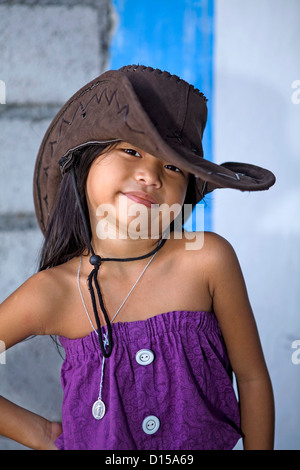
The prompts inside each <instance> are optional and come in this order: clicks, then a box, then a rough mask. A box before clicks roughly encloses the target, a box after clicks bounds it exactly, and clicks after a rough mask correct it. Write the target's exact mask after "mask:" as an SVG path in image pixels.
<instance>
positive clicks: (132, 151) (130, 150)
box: [123, 149, 141, 157]
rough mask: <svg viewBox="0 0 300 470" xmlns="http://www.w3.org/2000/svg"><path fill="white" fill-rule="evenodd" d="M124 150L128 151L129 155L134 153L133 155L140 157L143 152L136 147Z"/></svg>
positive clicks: (124, 150)
mask: <svg viewBox="0 0 300 470" xmlns="http://www.w3.org/2000/svg"><path fill="white" fill-rule="evenodd" d="M123 152H125V153H128V154H129V155H132V156H133V157H140V156H141V154H140V153H139V152H138V151H137V150H134V149H123Z"/></svg>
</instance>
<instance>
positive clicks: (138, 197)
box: [122, 191, 158, 207]
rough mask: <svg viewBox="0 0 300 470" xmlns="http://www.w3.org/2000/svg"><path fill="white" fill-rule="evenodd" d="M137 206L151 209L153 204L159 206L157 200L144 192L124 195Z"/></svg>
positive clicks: (130, 192)
mask: <svg viewBox="0 0 300 470" xmlns="http://www.w3.org/2000/svg"><path fill="white" fill-rule="evenodd" d="M122 194H123V195H124V196H126V197H128V198H129V199H131V200H132V201H134V202H136V203H137V204H143V205H144V206H147V207H151V206H152V205H153V204H155V205H158V202H157V200H156V199H155V198H154V197H153V196H150V195H149V194H147V193H145V192H143V191H128V192H126V193H122Z"/></svg>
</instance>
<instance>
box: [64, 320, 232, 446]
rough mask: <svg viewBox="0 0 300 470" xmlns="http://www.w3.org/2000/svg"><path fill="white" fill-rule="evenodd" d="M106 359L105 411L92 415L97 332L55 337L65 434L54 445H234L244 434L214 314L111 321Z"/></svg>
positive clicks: (99, 356) (96, 378)
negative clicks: (60, 350)
mask: <svg viewBox="0 0 300 470" xmlns="http://www.w3.org/2000/svg"><path fill="white" fill-rule="evenodd" d="M112 331H113V341H114V347H113V352H112V355H111V356H110V357H109V358H108V359H106V360H105V368H104V376H103V386H102V399H103V401H104V403H105V406H106V414H105V415H104V417H103V418H102V419H101V420H96V419H95V418H94V417H93V415H92V407H93V403H94V402H95V401H96V400H97V398H98V394H99V384H100V378H101V367H102V360H103V358H102V354H101V350H100V347H99V343H98V338H97V334H96V333H95V332H92V333H90V334H89V335H88V336H85V337H84V338H79V339H68V338H65V337H60V341H61V344H62V345H63V347H64V349H65V352H66V358H65V361H64V363H63V366H62V373H61V378H62V385H63V389H64V400H63V410H62V424H63V433H62V434H61V435H60V436H59V437H58V439H57V440H56V445H57V447H58V448H59V449H62V450H63V449H65V450H71V449H75V450H76V449H78V450H79V449H85V450H87V449H103V450H193V449H211V450H213V449H220V450H221V449H223V450H224V449H232V448H233V447H234V446H235V444H236V443H237V441H238V440H239V439H240V437H241V431H240V415H239V406H238V402H237V399H236V396H235V392H234V390H233V387H232V381H231V368H230V364H229V360H228V356H227V352H226V348H225V344H224V341H223V337H222V334H221V331H220V328H219V325H218V322H217V319H216V317H215V315H214V313H208V312H201V311H200V312H193V311H173V312H167V313H162V314H160V315H157V316H153V317H151V318H148V319H147V320H141V321H134V322H127V323H121V322H120V323H113V324H112Z"/></svg>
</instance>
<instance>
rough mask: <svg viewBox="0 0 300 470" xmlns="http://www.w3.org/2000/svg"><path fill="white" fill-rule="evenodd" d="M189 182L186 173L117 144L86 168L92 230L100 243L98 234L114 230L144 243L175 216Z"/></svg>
mask: <svg viewBox="0 0 300 470" xmlns="http://www.w3.org/2000/svg"><path fill="white" fill-rule="evenodd" d="M188 180H189V174H188V173H187V172H186V171H183V170H182V169H180V168H178V167H175V166H174V165H172V164H170V163H168V162H167V161H162V160H159V159H158V158H156V157H154V156H153V155H150V154H148V153H147V152H145V151H143V150H141V149H139V148H137V147H135V146H133V145H132V144H128V143H127V142H120V143H118V144H117V145H116V146H115V147H114V148H113V149H112V150H110V151H108V152H106V153H104V154H102V155H100V156H99V157H97V158H96V159H95V160H94V162H93V163H92V165H91V168H90V171H89V175H88V178H87V182H86V196H87V203H88V208H89V213H90V220H91V226H92V227H95V226H96V227H97V235H98V237H99V238H101V237H100V236H99V235H100V232H101V230H104V231H105V230H106V231H107V232H110V233H111V231H114V230H115V228H116V230H117V231H119V232H122V233H123V235H124V233H125V231H126V234H129V235H130V234H131V235H133V232H134V231H135V232H136V234H137V233H139V234H140V236H142V235H145V237H146V238H148V237H149V235H150V234H151V235H154V230H155V231H157V228H158V227H159V229H158V230H159V232H160V233H161V231H162V230H164V229H165V228H166V227H167V226H169V224H170V222H171V221H172V220H173V219H174V217H176V215H178V213H179V212H180V210H181V207H182V205H183V202H184V199H185V194H186V189H187V185H188ZM170 210H171V211H170ZM164 214H165V215H166V214H167V215H168V217H164ZM164 218H165V219H168V220H164ZM170 218H171V220H170ZM158 221H159V222H158ZM99 222H101V223H100V225H99ZM105 224H106V229H105ZM116 225H117V227H116ZM154 225H155V227H154ZM151 227H152V229H151ZM151 230H152V231H151ZM156 235H157V233H156ZM102 236H104V234H103V233H102ZM153 238H157V237H156V236H153Z"/></svg>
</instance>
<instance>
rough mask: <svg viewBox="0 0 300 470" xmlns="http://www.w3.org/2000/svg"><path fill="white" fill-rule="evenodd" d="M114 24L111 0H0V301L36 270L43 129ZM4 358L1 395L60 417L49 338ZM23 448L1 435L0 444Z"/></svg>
mask: <svg viewBox="0 0 300 470" xmlns="http://www.w3.org/2000/svg"><path fill="white" fill-rule="evenodd" d="M113 23H114V12H113V9H112V7H111V2H110V0H87V1H84V0H81V1H80V0H77V1H76V0H61V1H59V2H58V1H55V0H54V1H51V0H35V1H30V0H27V1H26V0H25V1H3V0H0V51H1V52H0V56H1V57H0V59H1V60H0V64H1V66H0V80H2V81H3V82H4V83H5V88H6V90H5V91H6V96H5V98H6V99H5V104H4V103H3V101H4V100H3V99H1V104H0V149H1V150H0V259H1V262H0V280H1V281H0V302H2V301H3V300H4V299H5V298H6V297H7V296H9V295H10V294H11V293H12V292H13V291H14V290H15V289H16V288H17V287H18V286H19V285H20V284H22V283H23V282H24V281H25V280H26V279H27V278H28V277H29V276H30V275H31V274H33V273H34V272H35V271H36V269H37V262H38V254H39V250H40V247H41V244H42V234H41V232H40V230H39V228H38V226H37V223H36V220H35V215H34V206H33V197H32V181H33V170H34V164H35V158H36V155H37V152H38V148H39V145H40V143H41V140H42V138H43V135H44V133H45V131H46V129H47V127H48V125H49V124H50V122H51V120H52V118H53V117H54V115H55V114H56V112H57V111H58V110H59V108H60V106H61V105H62V104H63V103H64V102H65V101H66V100H67V99H68V98H69V97H70V96H71V95H72V94H73V93H74V92H75V91H76V90H78V89H79V88H80V87H81V86H83V85H84V84H85V83H87V82H88V81H89V80H92V79H93V78H95V77H96V76H97V75H99V74H100V73H102V72H103V71H104V70H105V68H106V67H107V64H108V61H109V56H108V50H109V42H110V38H111V31H112V27H113ZM1 96H2V95H1ZM1 362H2V363H0V394H1V395H3V396H5V397H7V398H8V399H11V400H12V401H14V402H16V403H18V404H19V405H21V406H23V407H25V408H26V407H27V408H29V409H31V410H32V411H34V412H36V413H40V414H42V415H43V416H45V417H47V418H48V419H51V420H59V419H60V412H61V400H62V393H61V386H60V378H59V377H60V367H61V362H62V359H61V357H60V355H59V354H58V352H57V349H56V346H55V345H54V343H53V342H52V340H51V338H49V337H38V338H33V339H30V340H27V341H24V342H23V343H21V344H19V345H17V346H15V347H14V348H12V349H11V350H9V351H7V352H6V354H5V363H3V362H4V361H3V360H2V361H1ZM33 365H34V367H33ZM22 448H23V447H22V446H21V445H19V444H16V443H14V442H12V441H10V440H8V439H5V438H1V437H0V449H1V450H4V449H22Z"/></svg>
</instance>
